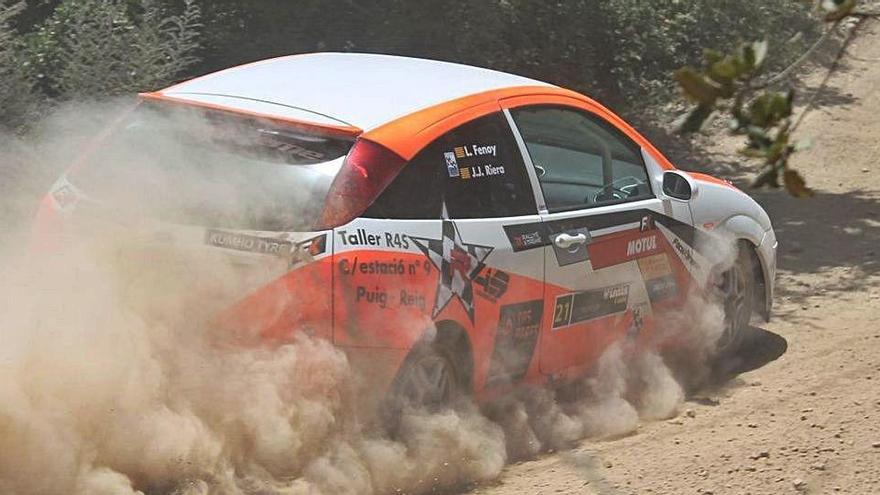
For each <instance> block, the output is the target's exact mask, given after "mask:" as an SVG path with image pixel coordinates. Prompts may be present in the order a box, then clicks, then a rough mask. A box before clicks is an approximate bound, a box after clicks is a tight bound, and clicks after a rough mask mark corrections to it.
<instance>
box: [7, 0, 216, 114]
mask: <svg viewBox="0 0 880 495" xmlns="http://www.w3.org/2000/svg"><path fill="white" fill-rule="evenodd" d="M200 22H201V10H200V8H199V6H198V5H197V4H196V3H195V2H194V1H193V0H185V1H184V6H183V10H182V12H180V13H179V14H169V13H167V11H166V10H165V9H164V8H162V7H161V6H160V5H159V4H157V3H155V2H153V1H151V0H136V1H135V0H131V1H126V0H64V1H63V2H62V3H61V4H60V5H59V6H58V7H57V8H56V9H55V10H54V12H53V13H52V15H51V16H50V17H49V18H48V19H47V20H46V21H45V22H44V23H42V25H40V26H39V27H38V28H37V29H36V30H35V31H34V32H33V33H31V34H30V35H28V36H27V38H26V47H25V56H26V57H27V58H28V59H29V60H31V61H32V67H33V71H34V75H35V77H36V78H37V79H38V80H39V82H40V88H41V89H42V90H43V91H44V92H45V93H46V94H47V95H49V96H53V97H58V98H61V99H73V98H84V97H86V98H91V97H100V96H108V95H117V94H124V93H131V92H136V91H143V90H148V89H154V88H155V87H156V86H159V85H163V84H167V83H169V82H171V81H173V80H174V79H175V78H176V77H178V76H180V75H181V74H183V73H184V71H185V70H186V69H188V68H190V67H191V66H192V65H193V64H194V63H195V62H197V60H198V59H197V58H196V56H195V55H196V51H197V50H198V49H199V42H198V35H199V30H200V28H201V24H200Z"/></svg>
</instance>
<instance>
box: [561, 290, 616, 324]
mask: <svg viewBox="0 0 880 495" xmlns="http://www.w3.org/2000/svg"><path fill="white" fill-rule="evenodd" d="M629 288H630V285H629V284H620V285H614V286H611V287H603V288H600V289H592V290H588V291H583V292H576V293H573V294H564V295H561V296H557V297H556V305H555V307H554V310H553V329H554V330H556V329H559V328H563V327H567V326H570V325H575V324H577V323H583V322H586V321H590V320H596V319H599V318H605V317H606V316H611V315H615V314H619V313H623V312H625V311H626V308H627V305H628V303H629Z"/></svg>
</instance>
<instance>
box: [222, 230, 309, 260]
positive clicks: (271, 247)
mask: <svg viewBox="0 0 880 495" xmlns="http://www.w3.org/2000/svg"><path fill="white" fill-rule="evenodd" d="M205 244H208V245H209V246H214V247H218V248H224V249H233V250H235V251H244V252H248V253H257V254H267V255H274V256H288V255H289V254H290V253H291V249H292V246H293V245H292V244H291V243H290V242H288V241H285V240H281V239H273V238H267V237H259V236H255V235H250V234H241V233H238V232H226V231H222V230H214V229H208V230H207V231H205Z"/></svg>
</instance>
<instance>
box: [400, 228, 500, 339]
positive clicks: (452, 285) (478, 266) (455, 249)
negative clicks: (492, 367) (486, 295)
mask: <svg viewBox="0 0 880 495" xmlns="http://www.w3.org/2000/svg"><path fill="white" fill-rule="evenodd" d="M442 230H443V232H442V236H441V237H440V239H421V238H416V237H410V239H412V241H413V242H414V243H415V245H416V246H418V248H419V249H420V250H421V251H422V253H424V254H425V256H426V257H427V258H428V259H429V260H431V263H432V264H433V265H434V267H435V268H437V270H438V271H439V272H440V278H439V281H438V284H437V297H436V299H435V301H434V311H433V314H432V315H431V317H432V318H436V317H437V315H439V314H440V313H441V312H442V311H443V309H444V308H446V306H447V305H448V304H449V302H450V301H452V299H453V298H456V299H458V300H459V301H460V302H461V304H462V306H463V307H464V309H465V311H466V312H467V314H468V317H470V319H471V323H473V321H474V288H473V280H474V277H476V276H477V275H478V274H479V273H480V272H481V271H482V270H483V267H484V266H486V264H485V263H484V262H485V260H486V258H487V257H488V256H489V254H490V253H491V252H492V250H493V249H494V248H492V247H489V246H479V245H476V244H467V243H465V242H463V241H462V240H461V234H460V233H459V232H458V228H457V227H456V226H455V224H454V223H453V222H452V221H450V220H447V219H444V220H443V228H442Z"/></svg>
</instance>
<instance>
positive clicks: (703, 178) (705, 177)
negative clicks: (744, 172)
mask: <svg viewBox="0 0 880 495" xmlns="http://www.w3.org/2000/svg"><path fill="white" fill-rule="evenodd" d="M688 175H690V176H691V177H693V178H694V180H696V181H699V182H708V183H710V184H718V185H719V186H726V187H730V188H733V189H737V187H736V186H734V185H733V183H732V182H730V181H729V180H724V179H719V178H718V177H713V176H711V175H709V174H701V173H699V172H688Z"/></svg>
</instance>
